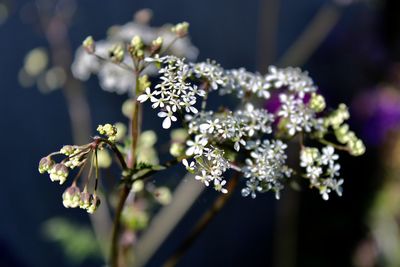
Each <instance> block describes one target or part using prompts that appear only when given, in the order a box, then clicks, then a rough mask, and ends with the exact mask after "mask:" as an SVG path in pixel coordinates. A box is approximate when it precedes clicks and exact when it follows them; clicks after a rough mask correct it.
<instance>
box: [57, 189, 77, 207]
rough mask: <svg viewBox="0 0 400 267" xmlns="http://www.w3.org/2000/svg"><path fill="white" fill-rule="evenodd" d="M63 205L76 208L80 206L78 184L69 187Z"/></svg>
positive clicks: (64, 195) (64, 194) (65, 192)
mask: <svg viewBox="0 0 400 267" xmlns="http://www.w3.org/2000/svg"><path fill="white" fill-rule="evenodd" d="M62 198H63V205H64V207H66V208H76V207H78V206H79V204H80V201H81V195H80V190H79V188H78V187H77V186H76V185H72V186H70V187H68V188H67V189H66V190H65V191H64V193H63V195H62Z"/></svg>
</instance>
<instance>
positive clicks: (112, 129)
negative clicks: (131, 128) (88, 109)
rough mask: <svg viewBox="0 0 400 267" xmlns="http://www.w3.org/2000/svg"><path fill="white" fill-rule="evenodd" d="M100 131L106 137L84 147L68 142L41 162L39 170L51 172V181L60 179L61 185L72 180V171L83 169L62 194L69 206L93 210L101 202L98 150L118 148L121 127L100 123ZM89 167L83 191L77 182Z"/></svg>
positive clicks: (64, 201) (65, 204)
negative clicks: (98, 187)
mask: <svg viewBox="0 0 400 267" xmlns="http://www.w3.org/2000/svg"><path fill="white" fill-rule="evenodd" d="M97 130H98V132H99V133H100V134H101V135H103V136H104V137H98V136H97V137H94V140H93V142H91V143H89V144H86V145H82V146H76V145H65V146H63V147H62V148H61V149H60V150H59V151H57V152H53V153H51V154H49V155H48V156H46V157H44V158H42V159H41V160H40V162H39V167H38V169H39V172H40V173H48V174H49V176H50V180H51V181H53V182H59V183H60V185H61V184H64V183H65V182H66V181H67V180H68V176H69V174H70V172H71V171H73V170H74V169H75V168H79V171H78V173H77V175H76V176H75V178H74V180H73V182H72V185H71V186H70V187H68V188H67V189H66V190H65V191H64V193H63V195H62V199H63V205H64V207H66V208H77V207H79V208H81V209H84V210H86V211H87V212H88V213H93V212H94V211H95V210H96V209H97V207H98V206H99V205H100V199H99V197H98V195H97V192H96V191H97V185H98V181H97V180H98V168H99V167H100V164H99V162H98V152H99V151H100V152H101V151H103V149H104V147H105V146H111V147H113V148H115V140H116V136H117V128H116V126H114V125H111V124H108V123H107V124H105V125H99V126H98V128H97ZM61 156H63V157H65V158H64V159H63V160H61V161H60V162H57V163H56V162H55V160H54V158H55V157H61ZM88 165H90V166H88ZM85 167H88V168H89V174H88V177H87V179H86V180H85V181H84V189H83V190H82V191H81V190H80V188H79V187H78V186H77V181H78V179H79V178H80V177H81V174H82V173H83V171H84V168H85ZM93 168H95V169H96V171H95V174H96V175H95V182H94V192H93V193H90V192H89V190H88V187H89V182H90V180H91V178H92V174H93V172H92V169H93Z"/></svg>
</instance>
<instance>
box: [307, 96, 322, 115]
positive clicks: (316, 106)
mask: <svg viewBox="0 0 400 267" xmlns="http://www.w3.org/2000/svg"><path fill="white" fill-rule="evenodd" d="M309 105H310V108H311V109H313V110H314V111H315V112H321V111H323V110H324V109H325V107H326V103H325V98H324V97H323V96H322V95H320V94H316V93H312V95H311V99H310V103H309Z"/></svg>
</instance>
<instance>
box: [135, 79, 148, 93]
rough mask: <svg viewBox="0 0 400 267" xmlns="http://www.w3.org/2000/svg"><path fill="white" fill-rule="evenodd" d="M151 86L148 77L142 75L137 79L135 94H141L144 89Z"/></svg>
mask: <svg viewBox="0 0 400 267" xmlns="http://www.w3.org/2000/svg"><path fill="white" fill-rule="evenodd" d="M150 86H151V82H150V81H149V76H147V75H142V76H140V77H139V79H138V87H137V94H141V93H143V92H144V91H145V90H146V88H149V87H150Z"/></svg>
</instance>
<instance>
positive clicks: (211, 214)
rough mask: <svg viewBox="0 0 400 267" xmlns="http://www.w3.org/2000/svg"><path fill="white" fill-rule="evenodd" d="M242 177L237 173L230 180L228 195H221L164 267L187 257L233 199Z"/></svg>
mask: <svg viewBox="0 0 400 267" xmlns="http://www.w3.org/2000/svg"><path fill="white" fill-rule="evenodd" d="M239 177H240V173H235V175H234V176H233V177H232V179H230V180H229V182H228V185H227V189H228V193H226V194H221V195H220V196H219V197H218V198H217V199H216V200H215V202H214V203H213V205H212V206H211V207H210V209H209V210H207V211H206V212H205V213H204V214H203V216H202V217H201V218H200V220H199V221H198V222H197V224H196V225H195V227H194V228H193V229H192V231H191V232H190V233H189V235H188V236H187V237H186V238H185V239H184V240H183V242H182V243H181V245H180V246H179V247H178V248H177V249H176V250H175V252H174V253H173V254H172V255H171V256H170V257H169V258H168V259H167V261H166V262H165V263H164V265H163V267H174V266H176V264H177V263H178V262H179V260H180V259H181V258H182V257H183V255H185V253H186V252H187V251H188V250H189V248H190V247H191V246H192V245H193V243H194V242H195V241H196V239H197V238H198V237H199V236H200V234H201V233H203V231H204V230H205V229H206V227H207V226H208V225H209V224H210V222H211V221H212V220H213V219H214V218H215V216H216V215H217V214H218V213H219V212H220V211H221V209H222V208H223V207H224V206H225V204H226V203H227V202H228V200H229V199H230V198H231V197H232V195H233V192H234V191H235V188H236V186H237V183H238V180H239Z"/></svg>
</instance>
